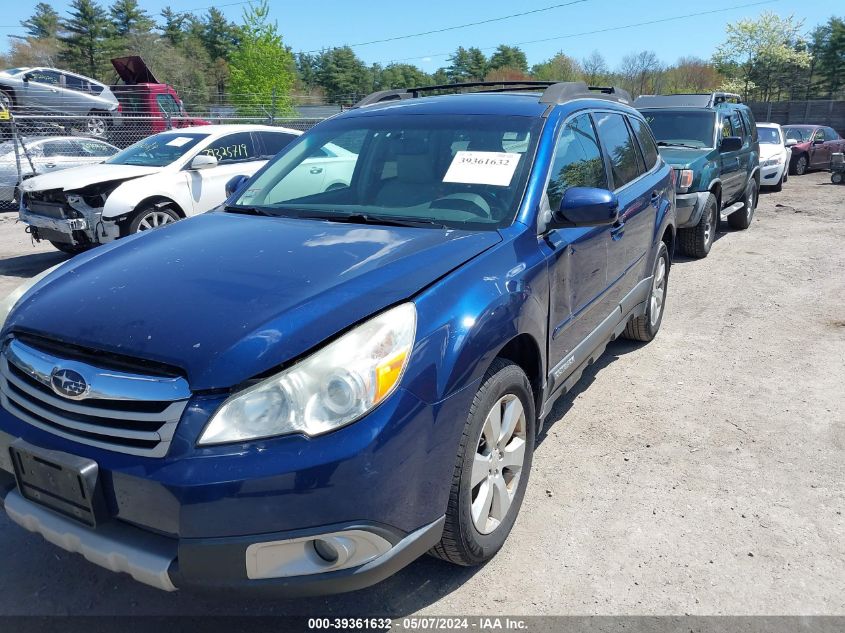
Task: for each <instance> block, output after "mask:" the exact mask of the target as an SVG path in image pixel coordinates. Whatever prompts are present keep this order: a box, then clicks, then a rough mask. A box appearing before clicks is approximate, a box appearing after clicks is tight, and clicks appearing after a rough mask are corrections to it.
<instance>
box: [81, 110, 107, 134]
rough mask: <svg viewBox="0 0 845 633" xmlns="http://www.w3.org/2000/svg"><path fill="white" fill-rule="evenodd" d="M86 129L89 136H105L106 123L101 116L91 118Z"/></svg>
mask: <svg viewBox="0 0 845 633" xmlns="http://www.w3.org/2000/svg"><path fill="white" fill-rule="evenodd" d="M85 129H86V131H87V132H88V133H89V134H91V135H93V136H105V135H106V121H105V119H103V117H101V116H97V115H93V116H89V117H88V120H87V121H86V122H85Z"/></svg>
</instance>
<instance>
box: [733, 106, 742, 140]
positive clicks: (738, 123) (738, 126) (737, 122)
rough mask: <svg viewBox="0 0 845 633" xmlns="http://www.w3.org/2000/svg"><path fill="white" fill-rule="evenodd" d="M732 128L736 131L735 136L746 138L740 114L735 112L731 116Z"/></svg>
mask: <svg viewBox="0 0 845 633" xmlns="http://www.w3.org/2000/svg"><path fill="white" fill-rule="evenodd" d="M731 127H732V128H733V130H734V131H733V135H734V136H738V137H740V138H743V137H744V133H743V130H742V119H741V118H740V116H739V112H734V113H733V114H731Z"/></svg>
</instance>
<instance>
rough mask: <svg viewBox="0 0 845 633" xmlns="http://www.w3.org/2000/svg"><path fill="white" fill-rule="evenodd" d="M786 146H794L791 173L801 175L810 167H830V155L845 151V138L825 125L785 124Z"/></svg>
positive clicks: (790, 162) (790, 166) (790, 164)
mask: <svg viewBox="0 0 845 633" xmlns="http://www.w3.org/2000/svg"><path fill="white" fill-rule="evenodd" d="M783 134H784V137H785V138H786V146H787V147H790V148H792V159H791V160H790V161H789V173H790V174H794V175H796V176H801V175H803V174H804V173H806V172H807V171H809V170H810V169H830V156H831V154H834V153H835V152H842V151H845V139H843V138H842V137H841V136H839V134H838V133H837V132H836V130H834V129H833V128H832V127H827V126H824V125H784V126H783Z"/></svg>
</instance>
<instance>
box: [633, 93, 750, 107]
mask: <svg viewBox="0 0 845 633" xmlns="http://www.w3.org/2000/svg"><path fill="white" fill-rule="evenodd" d="M723 103H742V97H740V96H739V95H738V94H734V93H733V92H678V93H675V94H671V95H640V96H639V97H637V99H636V101H634V105H635V106H636V107H638V108H647V107H658V108H659V107H672V106H678V107H688V108H712V107H715V106H718V105H721V104H723Z"/></svg>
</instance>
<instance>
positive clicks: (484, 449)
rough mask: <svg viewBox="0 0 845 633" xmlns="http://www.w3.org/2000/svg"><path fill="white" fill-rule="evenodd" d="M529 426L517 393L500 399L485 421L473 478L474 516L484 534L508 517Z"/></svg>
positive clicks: (523, 460) (472, 504) (520, 470)
mask: <svg viewBox="0 0 845 633" xmlns="http://www.w3.org/2000/svg"><path fill="white" fill-rule="evenodd" d="M527 428H528V425H527V422H526V418H525V409H524V407H523V406H522V401H521V400H520V399H519V398H518V397H517V396H515V395H513V394H506V395H504V396H502V397H501V398H499V399H498V400H497V401H496V403H495V404H494V405H493V407H492V408H491V409H490V412H489V413H488V414H487V418H486V419H485V420H484V426H483V427H482V429H481V436H480V437H479V438H478V443H477V448H476V452H475V460H474V461H473V465H472V476H471V481H470V485H471V486H472V494H471V501H470V503H471V507H470V515H471V516H472V522H473V524H474V525H475V529H476V530H478V532H480V533H481V534H490V533H491V532H493V531H494V530H495V529H496V528H497V527H499V525H500V524H501V523H502V522H503V521H504V520H505V518H506V517H507V514H508V510H509V509H510V507H511V504H512V503H513V499H514V495H516V491H517V488H518V486H519V479H520V477H521V476H522V468H523V465H524V464H525V445H526V444H525V442H526V430H527Z"/></svg>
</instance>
